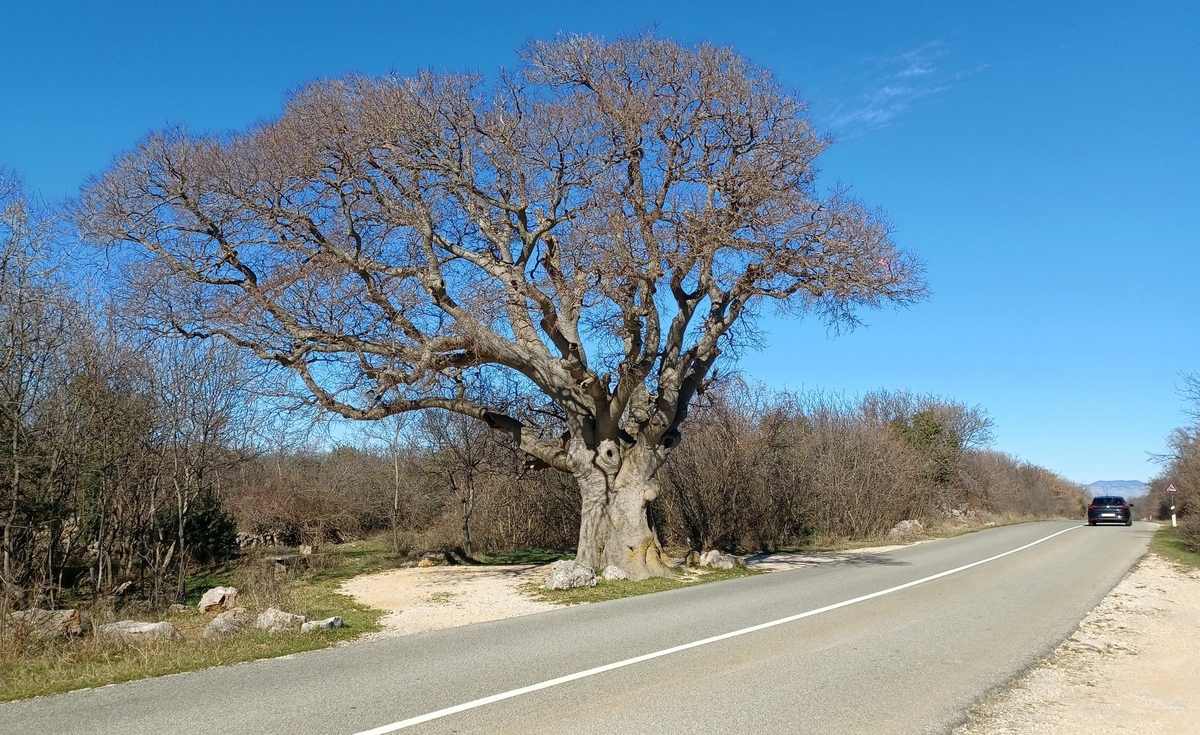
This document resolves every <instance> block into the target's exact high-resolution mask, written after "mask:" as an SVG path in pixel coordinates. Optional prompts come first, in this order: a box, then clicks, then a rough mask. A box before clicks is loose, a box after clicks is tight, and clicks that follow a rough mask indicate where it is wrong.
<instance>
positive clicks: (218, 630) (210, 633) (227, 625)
mask: <svg viewBox="0 0 1200 735" xmlns="http://www.w3.org/2000/svg"><path fill="white" fill-rule="evenodd" d="M238 609H239V610H241V609H242V608H238ZM245 629H246V623H244V622H242V621H240V620H238V619H236V617H226V616H224V612H222V614H221V615H217V616H216V617H214V619H212V620H210V621H209V625H206V626H204V633H202V637H203V638H223V637H226V635H236V634H238V633H241V632H242V631H245Z"/></svg>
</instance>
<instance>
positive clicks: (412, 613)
mask: <svg viewBox="0 0 1200 735" xmlns="http://www.w3.org/2000/svg"><path fill="white" fill-rule="evenodd" d="M918 543H919V542H918ZM902 546H903V544H902V545H897V546H875V547H867V548H862V549H853V550H850V551H823V552H812V553H798V552H783V553H778V554H761V555H758V556H752V557H749V558H747V559H746V566H747V567H749V568H751V569H760V570H763V571H768V572H776V571H783V570H787V569H797V568H799V567H805V566H811V565H813V564H828V563H832V562H839V561H846V560H848V559H851V558H855V557H860V556H865V555H867V554H881V553H884V552H887V551H892V550H894V549H899V548H901V547H902ZM685 571H686V572H688V574H689V575H690V576H687V578H686V579H684V581H688V580H689V579H694V577H696V576H698V575H700V574H703V570H685ZM549 573H550V567H549V565H546V564H521V565H513V566H449V567H425V568H409V569H393V570H390V571H386V572H377V573H374V574H364V575H362V576H358V577H354V578H353V579H349V580H347V581H346V582H344V583H343V584H342V586H341V587H340V588H339V590H338V591H339V592H341V593H342V594H346V595H349V596H351V597H353V598H354V599H355V601H357V602H360V603H362V604H364V605H368V606H370V607H373V608H376V609H378V610H383V611H384V616H383V618H382V619H381V620H380V621H379V623H380V626H381V627H382V628H383V630H382V631H380V632H379V633H376V634H374V635H375V636H382V637H393V636H402V635H411V634H413V633H424V632H426V631H430V630H441V629H442V628H455V627H458V626H460V625H469V624H471V623H482V622H484V621H487V620H499V619H501V618H511V617H516V616H518V615H529V614H530V613H536V612H543V611H545V610H553V609H554V608H556V607H558V605H556V604H554V603H550V602H544V601H540V600H534V599H531V598H530V597H529V596H528V595H527V594H525V592H523V591H522V590H521V587H522V585H525V584H528V583H530V582H533V583H536V584H542V583H543V582H545V580H546V576H547V575H548V574H549ZM685 576H686V575H685Z"/></svg>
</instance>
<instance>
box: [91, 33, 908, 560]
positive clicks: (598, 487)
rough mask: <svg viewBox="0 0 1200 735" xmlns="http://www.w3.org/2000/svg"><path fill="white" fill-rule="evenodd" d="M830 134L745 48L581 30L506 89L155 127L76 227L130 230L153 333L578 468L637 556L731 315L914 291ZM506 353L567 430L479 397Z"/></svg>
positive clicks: (424, 89) (474, 88) (331, 100)
mask: <svg viewBox="0 0 1200 735" xmlns="http://www.w3.org/2000/svg"><path fill="white" fill-rule="evenodd" d="M829 142H830V141H829V140H828V139H827V138H825V137H822V136H821V135H819V134H817V133H816V132H815V131H814V130H813V128H812V125H811V123H810V122H809V120H808V118H807V116H806V113H805V106H804V104H803V102H802V101H800V100H799V99H798V98H797V97H796V96H795V95H794V94H792V93H791V92H789V91H788V90H786V89H785V88H784V87H783V86H782V85H781V84H780V82H779V81H778V80H777V79H776V78H775V77H774V76H773V75H772V74H771V73H770V72H769V71H766V70H764V69H761V68H759V67H756V66H754V65H752V64H751V63H749V62H748V61H747V60H745V59H743V58H742V57H741V56H739V55H738V54H737V53H736V52H734V51H733V50H731V49H729V48H721V47H716V46H710V45H698V46H692V47H688V46H682V45H680V44H677V43H675V42H672V41H669V40H663V39H659V38H655V37H653V36H650V35H644V36H637V37H632V38H627V39H623V40H619V41H617V42H605V41H603V40H601V39H597V38H593V37H578V36H569V37H561V38H559V39H557V40H554V41H549V42H535V43H532V44H530V45H529V46H527V47H526V48H525V49H524V50H523V52H522V54H521V56H520V63H519V64H518V66H517V68H516V69H514V70H510V71H507V72H504V73H502V74H500V75H498V77H497V78H496V79H495V80H493V81H488V80H485V79H483V78H481V77H479V76H476V75H446V74H434V73H430V72H425V73H420V74H418V75H416V76H412V77H399V76H388V77H379V78H376V77H363V76H352V77H347V78H342V79H334V80H328V81H321V82H315V83H312V84H309V85H308V86H306V87H305V88H303V89H302V90H300V91H299V92H297V93H296V94H295V95H294V96H293V97H292V98H291V99H290V101H289V102H288V104H287V107H286V109H285V111H284V113H283V114H282V115H281V116H280V117H279V118H278V119H277V120H274V121H271V122H267V123H263V124H260V125H257V126H255V127H253V128H251V129H249V130H248V131H246V132H244V133H238V134H230V135H222V136H193V135H191V134H188V133H185V132H183V131H181V130H171V131H166V132H161V133H157V134H154V135H152V136H150V137H149V138H147V139H146V140H145V141H143V142H142V143H141V144H140V145H139V146H138V147H137V148H136V149H135V150H133V151H131V152H129V153H127V154H125V155H124V156H122V157H121V158H120V159H118V160H117V161H116V162H115V163H114V164H113V166H112V167H111V169H110V170H109V171H108V172H107V173H105V174H104V175H103V176H102V177H100V178H98V179H96V180H94V181H93V182H92V183H91V184H90V185H89V186H88V187H87V189H86V190H85V193H84V195H83V198H82V200H81V202H80V219H81V222H82V223H83V226H84V228H85V231H86V232H87V233H88V235H89V236H90V238H91V239H93V240H95V241H97V242H99V243H102V244H106V245H122V246H133V247H132V248H131V249H130V250H129V252H130V253H131V254H132V256H133V257H132V261H133V262H132V264H131V265H130V273H131V276H132V277H134V278H135V279H136V281H137V284H138V290H139V291H140V292H141V293H142V294H143V298H144V299H145V306H146V313H147V314H151V315H153V318H154V319H155V320H156V321H157V322H158V323H159V324H160V325H161V326H163V327H165V328H169V329H171V330H173V331H176V332H178V333H182V334H184V335H188V336H195V337H209V336H219V337H222V338H224V339H226V340H228V341H229V342H232V343H234V344H236V345H239V346H240V347H242V348H245V349H247V350H251V351H253V352H254V353H255V354H257V355H258V356H259V357H261V358H263V359H265V360H268V361H272V362H274V363H276V364H277V365H279V366H282V367H284V368H286V369H288V370H290V371H293V372H294V374H295V376H296V377H297V378H298V380H299V381H300V383H302V384H303V386H304V389H305V391H306V392H307V393H308V395H309V396H310V398H311V399H312V400H314V401H315V402H316V403H318V404H319V405H321V406H322V407H324V408H326V409H328V410H331V411H334V412H336V413H338V414H340V415H342V416H345V417H349V418H352V419H363V420H370V419H378V418H383V417H386V416H389V415H394V414H397V413H401V412H407V411H414V410H420V409H427V408H438V409H444V410H448V411H453V412H456V413H458V414H462V415H465V416H470V417H472V418H475V419H478V420H480V421H482V422H485V423H486V424H487V425H489V426H491V427H492V428H493V429H496V430H498V431H501V432H503V433H505V434H507V435H509V436H510V437H511V438H512V440H513V441H514V442H516V443H517V445H518V446H519V447H520V449H521V450H522V451H524V452H525V453H527V454H528V455H530V456H531V457H533V458H535V459H536V460H537V461H538V462H540V463H544V464H546V465H549V466H552V467H555V468H557V469H559V470H562V471H564V472H570V473H572V474H573V475H575V476H576V478H577V479H579V482H580V488H581V492H582V493H583V503H584V514H583V524H584V528H583V529H581V541H580V559H582V560H590V561H592V562H594V563H595V564H597V565H598V564H600V563H601V562H604V561H610V562H613V563H618V564H620V565H621V566H624V567H626V568H627V569H631V571H633V572H634V574H635V575H637V576H645V575H647V574H654V573H657V570H658V567H657V566H655V564H656V562H655V561H654V560H653V559H651V561H649V562H647V561H646V559H647V558H649V557H653V556H654V554H655V553H657V552H656V550H657V544H655V543H654V542H653V541H652V540H646V539H645V538H643V537H644V536H645V535H646V533H648V531H645V526H646V521H645V512H644V507H645V503H646V502H649V500H651V499H652V498H653V475H654V472H655V471H656V470H657V468H658V467H659V466H660V465H661V463H662V461H663V459H664V458H665V456H666V453H667V452H669V450H670V449H671V448H672V447H673V446H675V445H676V444H677V443H678V442H679V440H680V428H681V424H682V421H683V420H684V418H685V416H686V412H687V407H688V404H689V402H690V401H691V399H692V398H693V396H694V395H695V394H696V392H697V391H700V390H703V388H704V385H705V383H706V381H707V380H709V379H711V377H712V374H713V370H714V366H715V365H716V363H717V361H718V358H719V357H720V355H721V353H722V350H727V349H728V347H729V344H730V340H731V339H734V338H735V336H736V335H737V333H738V330H744V329H747V328H752V327H753V324H754V320H755V319H756V318H757V315H758V314H760V313H761V310H762V308H763V307H764V306H767V305H771V304H774V305H775V306H777V307H779V308H780V309H782V310H783V312H784V313H790V314H794V315H798V316H799V315H804V314H810V313H811V314H816V315H819V316H820V317H822V318H825V319H827V320H828V321H830V322H832V323H835V324H853V323H855V320H856V316H855V315H856V313H857V311H858V310H859V309H861V308H877V307H880V306H883V305H885V304H889V303H890V304H905V303H908V302H910V301H912V300H914V299H918V298H920V297H921V296H923V293H924V286H923V284H922V281H921V277H920V266H919V264H918V263H917V262H916V261H915V260H914V258H912V257H911V256H910V255H908V254H906V253H904V252H902V251H900V250H898V249H897V247H896V246H895V244H894V243H893V241H892V238H891V233H890V228H889V226H888V224H887V222H886V221H885V220H884V219H883V218H882V217H881V216H880V215H879V214H878V213H877V212H875V211H874V210H872V209H869V208H867V207H866V206H864V205H863V204H862V203H860V202H859V201H857V200H856V199H854V198H853V197H851V196H850V195H849V194H848V193H847V192H846V191H845V190H843V189H837V190H834V191H832V192H830V193H825V194H823V193H821V192H820V191H819V190H818V188H817V186H816V173H817V169H816V159H817V157H818V155H819V154H820V153H821V152H822V151H823V150H824V149H825V148H826V147H827V146H828V144H829ZM489 371H501V372H505V373H508V374H510V375H511V376H513V377H514V378H515V379H517V380H519V381H521V382H522V383H523V384H524V385H527V386H528V388H529V390H530V391H531V392H536V393H541V394H544V396H545V397H546V398H548V399H549V400H550V401H552V402H553V403H554V404H556V405H557V407H558V409H559V410H560V411H561V414H562V416H564V417H565V424H566V425H565V427H563V428H565V431H562V432H561V433H560V434H559V435H557V436H551V435H546V434H545V433H544V432H542V431H540V430H538V429H537V428H536V427H533V426H529V425H526V424H524V423H523V422H522V421H521V420H519V419H518V418H515V417H513V416H510V415H506V414H504V413H502V412H501V411H498V410H496V408H495V407H489V406H487V405H483V404H481V403H480V402H477V401H476V400H474V399H473V398H472V396H473V395H474V394H473V393H471V392H470V391H469V390H467V387H468V386H469V385H471V384H472V382H473V381H476V380H478V379H480V376H481V375H484V374H486V373H488V372H489ZM622 493H624V495H622ZM617 496H621V497H622V498H625V497H626V496H628V498H629V499H628V500H621V499H618V498H617ZM634 496H636V502H635V501H634V500H633V499H632V498H634ZM593 506H594V507H593ZM589 509H591V510H589ZM639 514H640V516H639ZM633 526H636V528H633ZM589 527H590V530H589ZM606 529H609V530H606ZM611 529H617V530H615V531H613V530H611ZM638 534H641V535H640V536H639V535H638ZM634 536H637V537H638V538H639V539H641V540H639V541H637V542H636V543H635V542H634V540H633V539H634ZM585 537H586V541H585ZM643 541H644V542H645V544H648V545H641V544H643ZM585 547H586V548H585ZM635 547H637V548H635ZM630 559H633V560H634V561H630Z"/></svg>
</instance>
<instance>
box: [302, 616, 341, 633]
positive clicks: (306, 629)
mask: <svg viewBox="0 0 1200 735" xmlns="http://www.w3.org/2000/svg"><path fill="white" fill-rule="evenodd" d="M342 625H344V623H342V619H341V618H340V617H339V616H337V615H334V616H333V617H332V618H325V619H324V620H312V621H309V622H307V623H302V624H301V625H300V632H301V633H311V632H313V631H315V630H333V629H334V628H340V627H342Z"/></svg>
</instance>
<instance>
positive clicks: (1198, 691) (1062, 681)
mask: <svg viewBox="0 0 1200 735" xmlns="http://www.w3.org/2000/svg"><path fill="white" fill-rule="evenodd" d="M1197 672H1200V572H1198V571H1196V570H1189V569H1186V568H1184V567H1181V566H1179V565H1177V564H1175V563H1173V562H1170V561H1168V560H1166V559H1163V558H1162V557H1160V556H1158V555H1156V554H1149V555H1147V556H1146V557H1145V558H1144V559H1143V560H1142V561H1141V563H1140V564H1139V565H1138V566H1137V567H1135V568H1134V570H1133V571H1132V572H1130V574H1129V575H1128V576H1127V577H1125V579H1124V580H1122V581H1121V583H1120V584H1118V585H1117V586H1116V588H1114V589H1113V591H1112V592H1111V593H1109V595H1108V596H1107V597H1106V598H1104V601H1103V602H1101V603H1100V605H1099V606H1098V607H1097V608H1096V609H1095V610H1093V611H1092V612H1091V613H1090V614H1088V616H1087V617H1086V618H1084V620H1083V622H1082V623H1081V624H1080V626H1079V630H1077V631H1076V632H1075V634H1074V635H1072V636H1071V637H1070V638H1069V639H1067V641H1066V642H1065V643H1063V644H1062V645H1061V646H1060V647H1059V648H1058V649H1057V650H1056V651H1055V652H1054V653H1053V654H1051V655H1050V656H1049V657H1048V658H1047V659H1046V660H1045V661H1044V662H1043V663H1042V664H1041V665H1040V666H1038V667H1037V668H1035V669H1033V670H1032V671H1030V672H1029V673H1028V674H1026V675H1025V676H1024V677H1022V678H1021V679H1019V680H1017V682H1016V683H1015V684H1014V685H1013V687H1012V688H1011V689H1010V690H1009V691H1007V692H1003V693H1000V694H997V695H994V696H993V697H992V698H990V699H989V700H988V701H987V702H985V703H984V704H983V705H982V706H980V707H979V708H978V709H976V710H975V711H974V712H972V713H971V720H970V722H969V723H968V724H966V725H964V726H962V727H960V728H959V729H957V730H955V735H1014V734H1016V733H1021V734H1023V735H1024V734H1026V733H1029V734H1032V733H1046V734H1047V735H1049V734H1051V733H1052V734H1053V735H1071V734H1072V733H1080V734H1083V733H1087V735H1111V734H1115V733H1137V734H1138V735H1151V734H1156V733H1162V734H1163V735H1167V734H1170V735H1174V734H1176V733H1200V676H1197Z"/></svg>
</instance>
